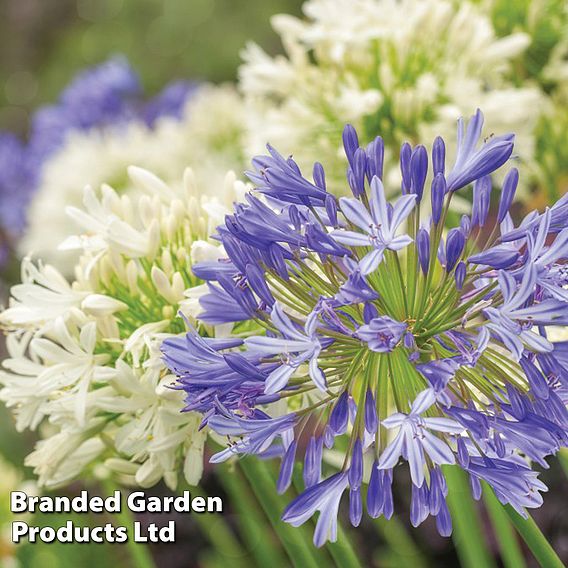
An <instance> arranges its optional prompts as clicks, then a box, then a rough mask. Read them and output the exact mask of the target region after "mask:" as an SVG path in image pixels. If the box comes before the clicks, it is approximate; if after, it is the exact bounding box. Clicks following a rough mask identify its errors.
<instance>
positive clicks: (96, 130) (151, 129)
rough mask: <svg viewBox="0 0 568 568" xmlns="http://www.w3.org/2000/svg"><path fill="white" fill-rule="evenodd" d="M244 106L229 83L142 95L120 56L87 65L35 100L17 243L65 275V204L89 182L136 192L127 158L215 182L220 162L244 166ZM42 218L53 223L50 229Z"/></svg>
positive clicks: (222, 168)
mask: <svg viewBox="0 0 568 568" xmlns="http://www.w3.org/2000/svg"><path fill="white" fill-rule="evenodd" d="M240 107H241V102H240V99H239V97H238V96H237V94H236V92H235V90H234V89H232V88H231V87H228V86H223V87H214V86H211V85H199V84H196V83H192V82H188V81H177V82H173V83H171V84H169V85H168V86H166V87H165V88H164V90H163V91H162V92H161V93H158V94H157V95H156V96H155V97H154V98H151V99H147V98H146V97H144V93H143V92H142V88H141V85H140V81H139V79H138V77H137V75H136V73H135V72H134V70H133V69H132V67H131V66H130V65H129V64H128V62H127V61H126V60H125V59H123V58H113V59H111V60H109V61H107V62H105V63H103V64H101V65H99V66H96V67H94V68H92V69H87V70H86V71H83V72H82V73H80V74H79V75H78V76H77V77H76V78H75V79H74V80H73V81H72V82H71V84H70V85H69V86H68V87H67V88H66V89H64V90H63V92H62V94H61V96H60V99H59V101H58V103H57V104H55V105H51V106H47V107H44V108H40V109H39V110H38V111H37V112H36V114H35V115H34V117H33V119H32V126H31V133H30V140H29V142H28V143H27V145H26V156H27V158H26V159H27V164H28V165H29V166H30V167H31V169H32V170H33V179H32V184H31V186H30V188H29V190H28V191H27V192H25V193H26V195H27V199H26V204H27V202H28V201H29V209H28V210H27V228H26V231H25V233H24V234H23V238H22V239H21V241H20V242H19V244H18V252H19V253H20V255H21V256H24V255H27V254H29V253H33V254H35V255H38V256H41V257H42V258H43V259H45V260H46V261H49V262H51V263H52V264H54V265H56V266H57V267H58V268H60V269H62V270H63V271H64V272H65V273H66V274H69V273H70V272H71V271H72V267H73V264H74V263H75V261H76V257H73V256H72V255H70V254H68V255H61V254H60V253H58V252H56V251H57V247H58V245H59V243H60V242H61V241H62V240H64V239H65V238H66V237H68V236H69V235H70V234H72V231H73V230H74V226H73V224H72V223H71V222H70V220H69V218H68V217H67V216H66V214H65V208H64V206H65V205H73V206H80V205H81V199H82V189H83V188H84V187H85V185H92V186H93V187H98V186H100V185H101V184H102V183H109V184H111V185H112V186H113V187H114V189H115V190H116V191H117V192H120V193H126V194H132V193H133V192H134V191H136V187H135V186H133V185H132V184H131V183H130V178H129V177H128V176H127V175H126V173H125V172H126V169H127V167H128V166H130V165H138V166H143V167H144V168H147V169H150V170H151V171H153V172H155V173H156V174H157V175H159V176H160V177H161V178H163V179H164V180H165V181H166V182H168V183H177V181H178V180H179V178H180V177H181V175H182V173H183V170H184V169H185V167H186V166H187V165H188V164H189V165H192V167H193V169H194V173H195V176H196V178H197V180H198V181H199V182H200V183H201V184H202V185H204V186H205V185H207V187H213V186H214V187H217V186H219V185H221V184H222V183H223V177H224V173H225V172H226V171H228V170H230V169H234V170H235V171H241V170H242V165H243V164H242V162H241V159H240V155H241V154H240V152H241V146H242V144H241V143H240V140H239V136H240V134H241V131H242V127H241V121H242V119H241V115H242V111H241V110H240ZM166 149H167V151H165V150H166ZM219 172H222V173H219ZM0 182H1V180H0ZM62 204H64V206H62ZM20 210H22V211H25V210H26V208H25V207H21V208H20ZM46 218H49V219H50V221H51V227H52V230H51V231H49V232H47V233H46V231H45V230H44V228H45V225H44V224H45V219H46Z"/></svg>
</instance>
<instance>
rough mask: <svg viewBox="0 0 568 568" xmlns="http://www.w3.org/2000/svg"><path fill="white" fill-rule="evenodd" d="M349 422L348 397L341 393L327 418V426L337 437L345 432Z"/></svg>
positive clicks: (344, 392)
mask: <svg viewBox="0 0 568 568" xmlns="http://www.w3.org/2000/svg"><path fill="white" fill-rule="evenodd" d="M348 421H349V395H348V394H347V391H343V392H342V393H341V396H340V397H339V398H338V399H337V402H336V403H335V406H334V407H333V410H332V411H331V415H330V417H329V425H330V427H331V429H332V431H333V433H334V434H336V435H339V434H343V433H345V431H346V430H347V423H348Z"/></svg>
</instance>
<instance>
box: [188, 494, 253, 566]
mask: <svg viewBox="0 0 568 568" xmlns="http://www.w3.org/2000/svg"><path fill="white" fill-rule="evenodd" d="M184 485H185V484H184ZM180 489H181V490H183V489H188V490H189V491H190V492H191V496H192V497H196V496H201V497H207V494H206V493H205V491H203V489H201V488H199V487H189V486H187V485H185V486H184V487H180ZM193 518H194V519H195V521H196V522H197V524H198V525H199V528H200V529H201V532H202V534H203V536H205V537H206V538H207V540H209V542H210V543H211V544H212V545H213V548H214V549H215V553H216V556H220V557H222V558H223V560H224V562H223V564H227V562H230V564H231V566H235V567H238V568H249V567H250V564H251V562H250V561H251V557H250V555H249V554H248V553H247V551H245V550H244V549H243V548H242V546H241V544H240V543H239V541H238V540H237V538H236V537H235V535H234V534H233V532H232V530H231V529H230V527H229V525H228V524H227V522H226V520H225V519H223V516H222V515H218V514H214V513H200V514H197V515H193ZM223 564H222V565H223Z"/></svg>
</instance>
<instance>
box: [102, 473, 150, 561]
mask: <svg viewBox="0 0 568 568" xmlns="http://www.w3.org/2000/svg"><path fill="white" fill-rule="evenodd" d="M101 485H102V487H103V490H104V492H105V493H107V494H108V495H112V494H113V493H114V492H115V491H116V490H117V489H118V487H116V485H115V484H114V483H113V482H112V481H111V480H109V479H103V480H102V481H101ZM113 515H115V516H116V518H117V520H118V524H119V525H122V526H125V527H127V530H128V539H127V541H126V548H127V550H128V553H129V554H130V558H131V561H132V562H131V564H132V566H133V567H134V568H156V565H155V564H154V559H153V558H152V554H151V553H150V548H149V547H148V545H147V544H145V543H143V542H135V541H134V539H133V538H132V535H133V534H134V532H133V531H134V522H135V518H134V515H133V514H132V512H131V511H130V509H129V508H128V507H126V506H121V507H120V510H119V511H118V512H117V513H113Z"/></svg>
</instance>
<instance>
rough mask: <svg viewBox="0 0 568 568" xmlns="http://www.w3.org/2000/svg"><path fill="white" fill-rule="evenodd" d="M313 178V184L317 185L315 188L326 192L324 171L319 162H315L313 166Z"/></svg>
mask: <svg viewBox="0 0 568 568" xmlns="http://www.w3.org/2000/svg"><path fill="white" fill-rule="evenodd" d="M313 178H314V183H315V184H316V185H317V187H319V188H320V189H323V190H324V191H326V185H325V170H324V169H323V166H322V165H321V164H320V163H319V162H316V163H315V164H314V171H313Z"/></svg>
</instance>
